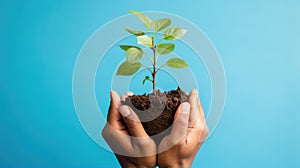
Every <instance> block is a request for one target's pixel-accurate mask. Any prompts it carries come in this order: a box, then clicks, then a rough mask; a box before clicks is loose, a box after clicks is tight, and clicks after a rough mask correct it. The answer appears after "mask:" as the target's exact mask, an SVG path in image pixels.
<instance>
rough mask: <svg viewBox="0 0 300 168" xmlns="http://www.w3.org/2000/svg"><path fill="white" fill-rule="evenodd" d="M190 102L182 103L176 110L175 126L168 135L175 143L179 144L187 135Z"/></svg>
mask: <svg viewBox="0 0 300 168" xmlns="http://www.w3.org/2000/svg"><path fill="white" fill-rule="evenodd" d="M189 113H190V104H189V103H187V102H184V103H182V104H181V105H180V106H179V108H178V109H177V111H176V114H175V120H174V123H173V128H172V131H171V133H170V135H169V136H168V140H169V141H170V142H171V143H172V144H173V145H175V144H177V143H178V142H179V141H181V140H182V138H184V137H185V136H186V133H187V130H188V126H189Z"/></svg>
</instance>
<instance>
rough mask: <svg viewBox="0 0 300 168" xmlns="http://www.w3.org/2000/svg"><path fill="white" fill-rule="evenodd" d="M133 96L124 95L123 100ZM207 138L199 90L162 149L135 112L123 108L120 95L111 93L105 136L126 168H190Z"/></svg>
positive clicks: (181, 112) (178, 113)
mask: <svg viewBox="0 0 300 168" xmlns="http://www.w3.org/2000/svg"><path fill="white" fill-rule="evenodd" d="M130 94H132V93H127V95H123V96H122V97H121V99H125V98H126V96H128V95H130ZM207 135H208V129H207V126H206V123H205V118H204V112H203V108H202V106H201V103H200V100H199V98H198V92H197V90H192V91H191V93H190V98H189V103H187V102H185V103H182V104H181V105H180V106H179V108H178V109H177V111H176V114H175V120H174V124H173V128H172V131H171V133H170V134H169V135H168V136H166V137H165V138H164V139H163V140H162V142H161V143H160V144H159V146H158V147H157V146H156V145H155V143H154V141H153V140H152V139H151V138H150V137H149V136H148V135H147V133H146V132H145V130H144V128H143V126H142V124H141V122H140V120H139V118H138V116H137V115H136V114H135V113H134V111H133V110H132V109H131V108H130V107H128V106H124V105H121V102H120V97H119V95H118V94H117V93H116V92H114V91H111V104H110V108H109V112H108V117H107V124H106V126H105V127H104V129H103V131H102V136H103V137H104V139H105V140H106V142H107V143H108V144H109V146H110V147H111V149H112V150H113V151H114V152H115V155H116V157H117V159H118V161H119V162H120V164H121V166H122V167H130V168H131V167H155V166H156V165H157V164H158V166H159V167H162V168H164V167H168V168H173V167H174V168H177V167H178V168H179V167H180V168H185V167H190V166H191V165H192V163H193V160H194V158H195V156H196V154H197V152H198V150H199V149H200V147H201V145H202V144H203V142H204V140H205V138H206V137H207ZM136 137H138V138H136ZM156 154H157V155H156ZM132 156H135V157H132ZM141 156H142V157H141Z"/></svg>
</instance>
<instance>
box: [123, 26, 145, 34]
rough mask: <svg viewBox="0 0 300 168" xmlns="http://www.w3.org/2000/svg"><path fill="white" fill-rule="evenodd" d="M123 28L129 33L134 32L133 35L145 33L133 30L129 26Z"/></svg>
mask: <svg viewBox="0 0 300 168" xmlns="http://www.w3.org/2000/svg"><path fill="white" fill-rule="evenodd" d="M124 29H125V30H126V31H128V32H129V33H131V34H134V35H136V36H141V35H144V34H145V33H144V32H142V31H139V30H134V29H132V28H129V27H124Z"/></svg>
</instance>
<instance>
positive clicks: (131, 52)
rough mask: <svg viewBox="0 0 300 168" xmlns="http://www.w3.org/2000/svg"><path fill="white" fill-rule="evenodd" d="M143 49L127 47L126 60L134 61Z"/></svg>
mask: <svg viewBox="0 0 300 168" xmlns="http://www.w3.org/2000/svg"><path fill="white" fill-rule="evenodd" d="M143 53H144V52H143V51H141V50H139V49H136V48H129V49H128V50H127V51H126V61H127V62H129V63H136V62H139V60H140V59H141V58H142V55H143Z"/></svg>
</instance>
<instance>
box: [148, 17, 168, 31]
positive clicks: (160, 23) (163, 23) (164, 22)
mask: <svg viewBox="0 0 300 168" xmlns="http://www.w3.org/2000/svg"><path fill="white" fill-rule="evenodd" d="M170 24H171V20H170V19H169V18H164V19H161V20H155V21H154V23H153V25H152V28H153V29H154V31H155V33H156V32H159V31H161V30H163V29H165V28H166V27H168V26H170Z"/></svg>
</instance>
